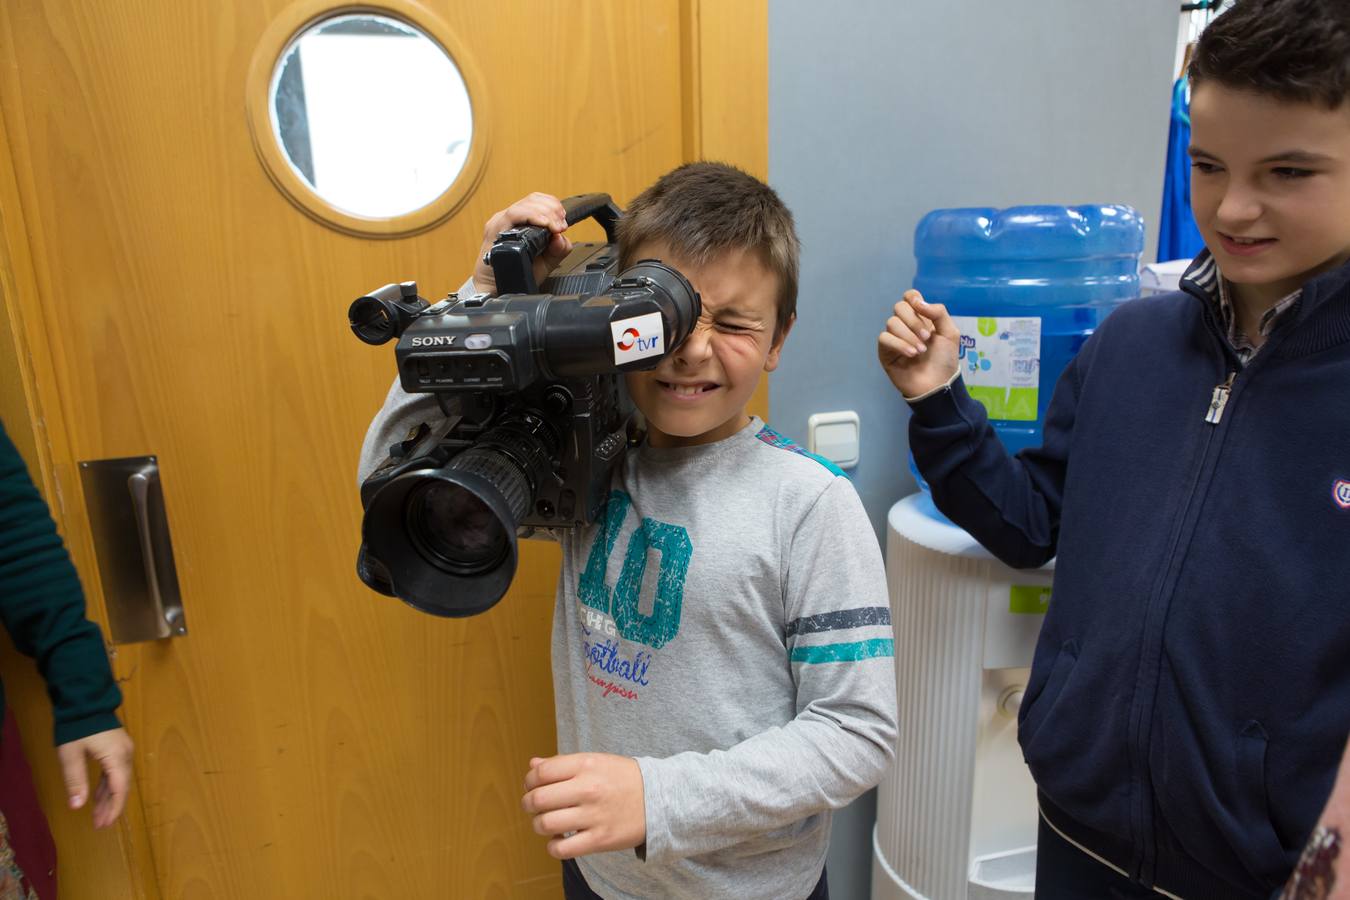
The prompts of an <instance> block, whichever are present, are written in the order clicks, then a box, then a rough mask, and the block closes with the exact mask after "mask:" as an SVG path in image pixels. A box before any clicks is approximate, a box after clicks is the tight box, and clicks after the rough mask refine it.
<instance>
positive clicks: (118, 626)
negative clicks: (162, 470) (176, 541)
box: [80, 456, 187, 644]
mask: <svg viewBox="0 0 1350 900" xmlns="http://www.w3.org/2000/svg"><path fill="white" fill-rule="evenodd" d="M80 475H81V477H82V481H83V483H84V497H85V507H86V508H87V509H88V511H89V525H90V530H91V531H92V532H93V537H94V551H95V554H96V555H97V557H98V571H99V575H100V576H101V580H102V582H103V598H104V601H105V603H106V606H107V610H108V630H109V636H110V637H111V638H112V642H113V643H114V644H129V643H135V642H137V641H153V640H159V639H161V638H171V637H178V636H180V635H184V634H187V619H186V617H185V615H184V612H183V597H182V594H180V593H179V590H178V572H177V569H176V568H175V566H174V560H173V541H172V540H171V539H170V537H169V519H168V516H167V515H166V513H165V508H164V491H163V488H162V485H161V483H160V477H159V462H158V460H156V459H155V457H153V456H137V457H131V458H126V459H95V460H88V461H85V462H81V463H80ZM128 501H130V502H128Z"/></svg>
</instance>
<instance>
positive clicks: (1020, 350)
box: [872, 206, 1144, 900]
mask: <svg viewBox="0 0 1350 900" xmlns="http://www.w3.org/2000/svg"><path fill="white" fill-rule="evenodd" d="M1143 244H1144V226H1143V222H1142V220H1141V219H1140V218H1139V216H1138V214H1137V213H1136V212H1135V211H1134V210H1132V209H1130V208H1128V207H1124V206H1076V207H1063V206H1027V207H1015V208H1012V209H1005V210H995V209H946V210H936V211H934V212H932V213H929V214H928V215H927V216H925V217H924V219H923V220H922V221H921V222H920V223H919V226H918V228H917V229H916V231H915V239H914V247H915V256H916V257H917V258H918V271H917V274H916V275H915V279H914V285H915V287H917V288H918V289H919V290H921V291H922V292H923V293H924V296H925V297H926V298H927V299H928V300H929V301H931V302H938V303H944V304H946V306H947V307H948V309H949V311H950V312H951V314H952V316H953V317H954V318H955V319H956V322H957V327H958V328H959V329H960V331H961V333H962V338H963V341H962V347H961V350H960V360H959V364H960V366H961V370H962V376H963V379H964V381H965V383H966V387H967V389H968V390H969V392H970V394H971V396H972V397H974V398H975V399H976V400H978V401H979V402H981V403H982V404H983V405H984V406H985V409H986V410H987V412H988V413H989V419H990V423H991V424H992V426H993V428H994V431H995V433H996V434H997V435H998V437H999V439H1000V440H1001V441H1002V442H1003V444H1004V445H1005V446H1006V447H1007V448H1008V450H1009V451H1010V452H1014V453H1015V452H1017V451H1018V450H1021V449H1023V448H1025V447H1032V446H1037V445H1039V444H1040V441H1041V426H1042V423H1043V422H1044V420H1045V410H1046V407H1047V405H1048V404H1049V401H1050V395H1051V393H1052V392H1053V389H1054V386H1055V383H1056V381H1057V380H1058V378H1059V376H1060V374H1061V373H1062V371H1063V369H1064V367H1065V366H1066V365H1067V364H1068V362H1069V361H1070V360H1071V359H1072V358H1073V356H1074V354H1075V353H1077V352H1078V348H1079V347H1080V346H1082V344H1083V342H1084V341H1086V340H1087V338H1088V337H1089V336H1090V335H1091V334H1092V332H1093V330H1095V328H1096V327H1097V326H1098V325H1099V324H1100V323H1101V321H1102V320H1103V319H1104V318H1105V317H1106V316H1107V315H1108V314H1109V313H1110V312H1111V311H1112V310H1113V309H1114V308H1115V307H1116V306H1117V305H1119V304H1120V303H1121V302H1123V301H1124V300H1127V299H1129V298H1131V297H1135V296H1138V294H1139V257H1140V254H1141V252H1142V250H1143ZM911 468H912V460H911ZM915 475H916V478H918V472H917V470H915ZM918 481H919V485H920V488H921V490H920V492H919V493H917V494H914V495H913V496H910V497H907V498H905V499H903V500H901V501H900V502H899V503H897V504H895V506H893V507H892V508H891V510H890V512H889V515H888V516H887V526H888V527H887V538H886V570H887V578H888V581H889V587H890V600H891V621H892V623H893V625H894V628H895V668H896V689H897V691H896V700H897V711H898V714H899V737H898V739H897V743H896V763H895V766H894V768H893V770H892V771H891V773H890V774H889V775H888V776H887V778H886V779H885V780H884V781H883V782H882V783H881V785H880V786H879V787H878V790H877V824H876V829H875V831H874V832H873V848H872V849H873V854H872V859H873V863H872V900H1012V898H1026V900H1029V898H1031V897H1032V896H1033V893H1034V888H1035V871H1036V826H1037V810H1036V790H1035V784H1034V783H1033V781H1032V779H1031V775H1030V773H1029V772H1028V771H1027V768H1026V764H1025V763H1024V762H1023V761H1022V753H1021V749H1020V748H1019V746H1018V744H1017V710H1018V707H1019V706H1020V704H1021V700H1022V693H1023V691H1024V690H1025V686H1026V684H1027V680H1028V677H1029V675H1030V666H1031V660H1032V655H1033V652H1034V650H1035V646H1036V637H1037V635H1038V634H1039V632H1040V626H1041V622H1042V621H1043V620H1044V618H1045V612H1046V609H1047V608H1048V606H1049V602H1050V589H1051V579H1052V574H1053V563H1052V564H1051V565H1047V566H1046V567H1044V568H1042V569H1039V570H1035V571H1025V570H1015V569H1010V568H1008V567H1007V566H1004V565H1003V564H1002V563H1000V562H998V560H996V559H994V557H993V556H992V555H991V554H990V553H989V552H988V551H986V550H985V549H984V548H982V547H981V546H980V545H979V544H978V543H976V541H975V539H974V538H972V537H971V536H970V535H969V534H967V533H966V532H965V531H963V530H962V529H960V528H957V527H956V526H954V525H953V524H952V523H951V522H949V521H948V520H947V519H946V518H945V517H944V516H942V514H941V513H939V512H938V511H937V509H936V508H935V507H934V506H933V502H932V500H931V498H930V497H929V495H928V493H927V490H926V488H927V486H926V485H925V484H924V483H923V480H922V478H918Z"/></svg>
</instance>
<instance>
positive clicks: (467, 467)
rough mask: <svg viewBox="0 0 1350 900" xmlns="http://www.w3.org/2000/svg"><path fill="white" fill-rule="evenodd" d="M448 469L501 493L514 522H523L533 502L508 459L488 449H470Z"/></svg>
mask: <svg viewBox="0 0 1350 900" xmlns="http://www.w3.org/2000/svg"><path fill="white" fill-rule="evenodd" d="M449 468H451V469H457V470H458V471H461V472H467V473H471V474H474V475H477V476H479V477H480V478H483V479H484V480H486V481H487V482H488V483H489V484H491V485H492V486H494V487H495V488H496V489H497V490H498V491H499V492H501V495H502V499H503V500H505V501H506V505H507V506H508V507H510V509H511V514H512V515H513V516H514V517H515V521H516V522H519V521H520V520H521V519H523V518H525V513H526V511H528V510H529V508H530V503H531V502H532V501H533V498H532V497H531V496H530V494H531V491H530V482H529V480H528V479H527V478H526V477H525V473H524V472H522V471H521V470H520V468H519V467H518V466H517V465H516V464H515V463H514V462H512V461H511V459H510V458H509V457H507V456H503V455H502V454H500V453H498V452H496V451H495V450H492V449H491V448H487V447H472V448H470V449H468V450H465V451H464V452H463V453H461V454H459V455H458V456H456V457H455V458H454V459H452V460H451V461H450V465H449Z"/></svg>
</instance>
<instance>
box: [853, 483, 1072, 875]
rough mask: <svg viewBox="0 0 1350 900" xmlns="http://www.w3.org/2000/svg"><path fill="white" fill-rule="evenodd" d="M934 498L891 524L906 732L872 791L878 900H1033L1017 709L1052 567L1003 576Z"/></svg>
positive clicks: (910, 506)
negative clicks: (933, 508) (936, 510)
mask: <svg viewBox="0 0 1350 900" xmlns="http://www.w3.org/2000/svg"><path fill="white" fill-rule="evenodd" d="M929 503H931V501H929V500H928V499H927V497H926V495H924V494H915V495H913V496H910V497H907V498H905V499H904V500H901V501H900V502H899V503H897V504H895V506H893V507H891V510H890V513H889V515H888V516H887V536H886V570H887V579H888V581H889V587H890V595H891V620H892V622H893V624H894V627H895V670H896V682H897V688H898V693H897V705H898V710H899V721H900V732H899V739H898V740H897V743H896V763H895V767H894V768H893V769H892V770H891V772H890V774H889V775H888V776H887V777H886V780H885V781H883V782H882V783H881V785H880V787H879V788H878V789H877V825H876V831H875V832H874V835H873V862H872V900H916V898H927V900H955V898H969V900H1003V898H1024V900H1029V898H1030V897H1031V896H1032V889H1033V884H1034V876H1035V872H1036V815H1037V814H1036V788H1035V784H1034V783H1033V782H1032V780H1031V774H1030V773H1029V772H1028V771H1027V768H1026V764H1025V763H1023V762H1022V754H1021V750H1020V748H1019V747H1018V746H1017V708H1018V705H1019V704H1020V703H1021V699H1022V692H1023V690H1024V689H1025V686H1026V683H1027V677H1028V675H1029V673H1030V668H1029V667H1030V665H1031V656H1032V652H1033V651H1034V650H1035V647H1036V635H1037V634H1038V633H1039V631H1040V627H1041V621H1042V620H1043V619H1044V618H1045V610H1046V608H1047V606H1048V604H1049V599H1050V582H1051V574H1052V573H1051V567H1050V566H1047V567H1046V568H1044V569H1040V570H1037V571H1019V570H1015V569H1010V568H1008V567H1007V566H1005V565H1003V564H1002V563H1000V562H998V561H997V560H996V559H994V558H993V557H992V556H991V555H990V554H989V552H988V551H987V550H985V549H984V548H983V547H981V546H980V545H979V544H977V543H976V542H975V539H974V538H972V537H971V536H970V535H968V534H967V533H966V532H965V531H962V530H961V529H960V528H957V527H955V526H954V525H951V524H948V523H946V522H944V521H940V520H939V519H938V518H936V517H935V516H933V515H932V514H931V513H930V512H929V511H928V510H927V509H926V508H925V507H926V506H927V505H928V504H929Z"/></svg>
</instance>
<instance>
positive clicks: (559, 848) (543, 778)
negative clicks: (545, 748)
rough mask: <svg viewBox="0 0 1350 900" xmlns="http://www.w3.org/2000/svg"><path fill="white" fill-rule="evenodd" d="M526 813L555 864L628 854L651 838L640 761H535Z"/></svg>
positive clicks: (603, 756) (594, 756)
mask: <svg viewBox="0 0 1350 900" xmlns="http://www.w3.org/2000/svg"><path fill="white" fill-rule="evenodd" d="M520 807H521V809H523V810H525V812H527V813H529V814H530V815H531V816H532V817H533V820H534V830H535V832H536V833H537V834H542V835H545V836H546V837H548V838H549V842H548V852H549V855H550V856H552V857H554V858H555V859H572V858H574V857H577V856H585V855H586V854H588V853H600V852H603V851H605V850H627V849H629V848H631V847H636V846H638V845H639V844H641V843H642V842H643V841H645V840H646V839H647V806H646V798H645V795H644V793H643V788H642V770H641V769H640V768H638V763H637V760H635V759H633V758H631V757H628V756H616V755H614V754H612V753H569V754H567V755H565V756H553V757H549V758H548V759H537V758H536V759H532V760H530V771H529V772H528V773H527V774H526V775H525V796H524V797H522V798H521V801H520Z"/></svg>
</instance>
